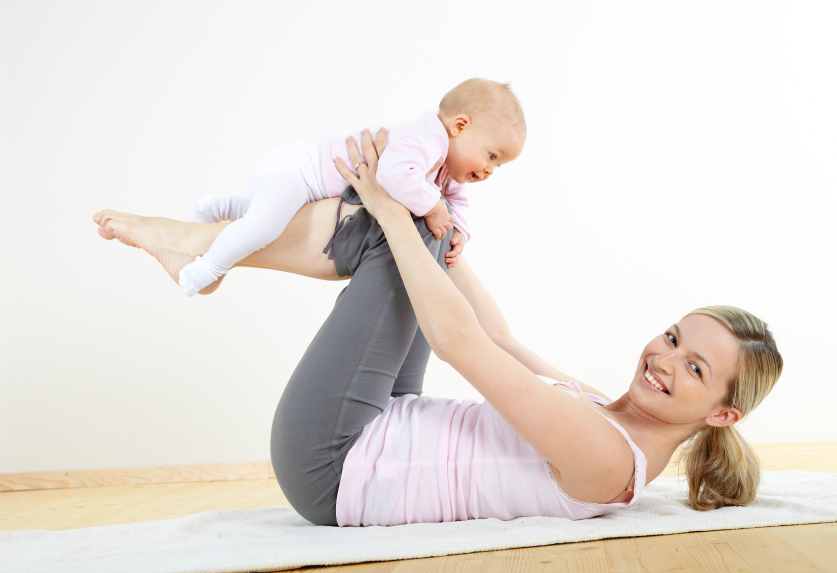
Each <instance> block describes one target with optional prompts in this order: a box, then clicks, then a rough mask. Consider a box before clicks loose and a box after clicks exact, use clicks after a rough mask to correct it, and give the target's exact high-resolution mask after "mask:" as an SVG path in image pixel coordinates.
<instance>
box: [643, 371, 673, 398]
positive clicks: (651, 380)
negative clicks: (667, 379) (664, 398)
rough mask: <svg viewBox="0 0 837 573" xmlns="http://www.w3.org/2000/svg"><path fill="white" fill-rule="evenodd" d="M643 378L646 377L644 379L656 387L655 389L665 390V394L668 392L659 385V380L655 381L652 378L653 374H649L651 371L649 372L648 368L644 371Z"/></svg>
mask: <svg viewBox="0 0 837 573" xmlns="http://www.w3.org/2000/svg"><path fill="white" fill-rule="evenodd" d="M645 379H646V380H648V381H649V382H651V384H652V385H653V386H654V388H656V389H657V390H659V391H660V392H665V393H666V394H668V392H666V389H665V388H663V387H662V386H661V385H660V383H659V382H657V381H656V380H655V379H654V377H653V376H651V373H650V372H649V371H648V370H646V371H645Z"/></svg>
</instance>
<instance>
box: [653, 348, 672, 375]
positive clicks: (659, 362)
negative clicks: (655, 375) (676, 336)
mask: <svg viewBox="0 0 837 573" xmlns="http://www.w3.org/2000/svg"><path fill="white" fill-rule="evenodd" d="M673 365H674V353H673V352H666V353H665V354H659V355H658V356H657V359H656V360H655V361H654V367H655V368H656V369H657V370H658V371H659V372H661V373H663V374H671V372H672V369H673Z"/></svg>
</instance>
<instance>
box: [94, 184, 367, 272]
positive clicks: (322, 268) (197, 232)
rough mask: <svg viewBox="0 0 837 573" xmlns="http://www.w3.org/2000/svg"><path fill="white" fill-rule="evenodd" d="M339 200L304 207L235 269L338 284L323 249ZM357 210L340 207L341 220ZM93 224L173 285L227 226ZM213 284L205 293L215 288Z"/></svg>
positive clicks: (158, 221) (114, 219)
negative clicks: (141, 254)
mask: <svg viewBox="0 0 837 573" xmlns="http://www.w3.org/2000/svg"><path fill="white" fill-rule="evenodd" d="M337 203H338V199H337V198H334V199H323V200H322V201H315V202H313V203H308V204H307V205H305V206H304V207H302V208H301V209H300V210H299V211H298V212H297V213H296V214H295V215H294V216H293V218H292V219H291V222H290V224H289V225H288V226H287V227H286V228H285V231H284V232H283V233H282V234H281V235H280V236H279V238H278V239H276V240H275V241H273V242H272V243H270V244H269V245H268V246H267V247H265V248H264V249H262V250H260V251H256V252H255V253H253V254H252V255H250V256H249V257H247V258H246V259H244V260H243V261H240V262H239V263H238V264H236V266H244V267H256V268H263V269H271V270H277V271H284V272H287V273H293V274H297V275H302V276H305V277H311V278H315V279H321V280H340V277H338V275H337V271H336V269H335V268H334V261H330V260H329V259H328V257H326V255H324V254H323V247H325V245H326V244H327V243H328V240H329V238H330V237H331V235H332V233H333V232H334V225H335V223H336V218H337ZM356 209H358V206H356V205H347V204H344V205H343V215H349V214H352V213H354V211H355V210H356ZM93 220H94V221H95V222H96V224H97V225H98V226H99V235H100V236H101V237H102V238H104V239H107V240H113V239H118V240H119V242H121V243H123V244H125V245H128V246H131V247H137V248H140V249H142V250H143V251H145V252H146V253H148V254H150V255H151V256H153V257H154V258H155V259H157V261H158V262H159V263H160V264H161V265H162V266H163V269H164V270H165V271H166V272H167V273H168V275H169V276H170V277H171V278H172V279H173V280H174V281H175V282H178V279H179V277H180V270H181V269H182V268H183V267H185V266H186V265H188V264H189V263H191V262H192V261H194V260H195V257H196V256H199V255H203V254H204V253H206V252H207V251H208V250H209V248H210V247H211V246H212V243H213V242H214V241H215V239H216V238H217V237H218V235H219V234H220V233H221V231H223V230H224V229H225V228H226V227H228V226H229V225H228V224H226V223H216V224H213V225H196V224H191V223H184V222H182V221H174V220H172V219H165V218H162V217H141V216H138V215H131V214H128V213H119V212H117V211H110V210H105V211H101V212H99V213H96V214H95V215H94V216H93ZM217 284H218V283H217V282H215V283H213V284H212V285H210V287H209V288H212V287H214V286H215V285H217Z"/></svg>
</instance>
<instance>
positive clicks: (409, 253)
mask: <svg viewBox="0 0 837 573" xmlns="http://www.w3.org/2000/svg"><path fill="white" fill-rule="evenodd" d="M377 218H378V223H379V224H380V225H381V228H382V229H383V230H384V234H385V235H386V237H387V242H388V243H389V246H390V250H391V251H392V254H393V257H394V258H395V262H396V264H397V265H398V271H399V273H400V274H401V278H402V280H403V282H404V286H405V288H406V289H407V294H408V295H409V296H410V302H411V303H412V305H413V310H414V312H415V313H416V318H417V319H418V322H419V326H420V327H421V330H422V332H423V333H424V336H425V338H426V339H427V342H428V344H430V347H431V348H432V349H433V351H434V352H435V353H436V355H437V356H438V357H439V358H440V359H442V360H445V361H446V362H450V358H451V356H455V355H456V352H457V345H458V344H459V342H460V341H463V340H467V339H469V338H472V337H473V336H475V335H478V334H482V335H484V333H483V331H482V329H481V327H480V324H479V321H478V320H477V317H476V314H475V313H474V310H473V309H472V308H471V306H470V305H469V304H468V301H467V300H466V299H465V297H464V296H463V295H462V293H460V292H459V290H458V289H457V288H456V286H455V285H454V284H453V283H452V282H451V281H450V280H449V279H448V276H447V275H446V274H445V271H444V270H442V268H441V267H440V266H439V265H438V263H437V262H436V260H435V259H434V258H433V257H431V256H430V254H429V253H428V252H427V247H426V246H425V245H424V242H423V241H422V240H421V237H420V236H419V234H418V233H417V232H416V228H415V225H414V224H413V221H412V218H411V217H410V214H409V212H408V211H406V210H405V209H403V208H401V207H400V206H399V205H397V204H395V205H394V208H389V209H383V210H381V212H379V213H377ZM442 240H444V239H442Z"/></svg>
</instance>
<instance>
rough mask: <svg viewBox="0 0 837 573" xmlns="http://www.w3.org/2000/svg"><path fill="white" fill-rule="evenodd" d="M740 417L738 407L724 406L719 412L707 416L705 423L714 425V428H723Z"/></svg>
mask: <svg viewBox="0 0 837 573" xmlns="http://www.w3.org/2000/svg"><path fill="white" fill-rule="evenodd" d="M741 417H742V416H741V410H739V409H738V408H724V409H722V410H720V411H719V412H716V413H714V414H711V415H709V416H707V417H706V424H707V425H708V426H715V427H716V428H723V427H724V426H732V425H733V424H735V423H736V422H738V421H739V420H741Z"/></svg>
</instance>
